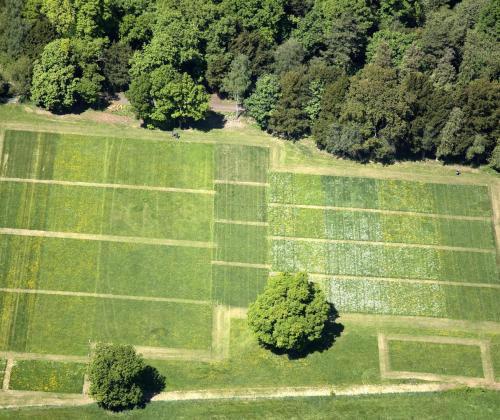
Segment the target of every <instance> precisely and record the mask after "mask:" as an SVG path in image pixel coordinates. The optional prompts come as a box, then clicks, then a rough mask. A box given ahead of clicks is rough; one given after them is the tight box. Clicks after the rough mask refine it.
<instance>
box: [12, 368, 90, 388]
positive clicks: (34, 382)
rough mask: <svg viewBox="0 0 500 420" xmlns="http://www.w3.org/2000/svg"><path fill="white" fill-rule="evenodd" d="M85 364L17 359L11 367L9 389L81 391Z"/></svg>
mask: <svg viewBox="0 0 500 420" xmlns="http://www.w3.org/2000/svg"><path fill="white" fill-rule="evenodd" d="M85 370H86V365H85V364H81V363H68V362H54V361H47V360H18V361H16V362H15V364H14V367H13V368H12V374H11V379H10V386H9V389H14V390H25V391H44V392H64V393H74V394H77V393H81V392H82V387H83V376H84V374H85Z"/></svg>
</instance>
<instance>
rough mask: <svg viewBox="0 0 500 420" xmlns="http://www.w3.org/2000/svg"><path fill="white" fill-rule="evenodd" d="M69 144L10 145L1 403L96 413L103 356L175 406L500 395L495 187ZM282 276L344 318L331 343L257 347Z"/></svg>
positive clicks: (2, 206) (19, 138) (222, 153)
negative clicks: (262, 316) (125, 356)
mask: <svg viewBox="0 0 500 420" xmlns="http://www.w3.org/2000/svg"><path fill="white" fill-rule="evenodd" d="M53 127H56V126H53ZM55 131H57V130H55V129H54V132H49V131H47V130H44V131H29V130H24V131H22V130H12V129H5V130H3V131H0V315H1V316H0V337H1V338H0V366H1V369H0V372H3V373H1V374H0V376H1V379H2V383H3V391H0V405H9V404H13V405H23V404H24V403H25V404H28V405H29V404H33V403H34V401H37V403H40V404H43V402H44V401H47V402H50V403H55V404H57V403H58V402H59V403H61V404H77V403H85V402H87V399H86V396H85V395H84V389H85V388H86V383H85V381H84V362H85V361H86V360H87V358H88V355H89V353H90V352H91V350H92V346H93V345H94V343H95V342H97V341H105V342H110V341H112V342H117V343H129V344H133V345H135V346H136V347H137V349H138V350H139V351H140V352H142V353H143V354H144V356H145V357H146V358H147V360H148V362H149V363H150V364H151V365H153V366H155V367H156V368H158V369H159V370H160V371H161V372H164V373H165V374H166V376H167V381H168V391H169V392H168V393H166V394H162V395H160V396H158V399H160V400H171V399H180V400H182V399H197V398H200V399H206V398H232V397H234V398H250V397H251V396H252V395H253V396H262V397H280V396H287V395H289V396H304V395H323V394H324V393H327V394H329V393H331V392H332V390H337V391H338V392H344V393H346V394H349V393H350V394H359V393H363V392H365V391H366V390H368V391H369V392H370V393H371V392H381V393H383V392H401V391H398V390H408V391H430V390H441V389H442V390H444V389H448V388H449V387H453V386H457V385H468V386H482V387H488V388H492V389H498V388H499V386H500V385H499V382H500V306H499V305H498V302H500V279H499V268H498V267H499V266H498V242H499V241H498V232H499V230H498V226H499V214H498V213H499V210H498V206H499V202H500V197H499V195H498V194H499V192H498V191H499V188H500V187H499V184H498V182H497V181H496V180H495V178H493V177H492V178H491V180H490V181H491V182H485V181H484V179H485V178H481V180H480V181H477V182H476V181H474V179H472V181H471V179H469V178H465V181H464V182H462V180H461V179H457V180H455V179H454V178H452V177H439V176H436V177H435V178H434V179H432V180H430V179H427V178H426V177H425V176H422V177H420V178H419V177H418V176H415V177H414V178H415V179H414V180H408V176H398V173H397V171H394V173H393V175H389V176H387V174H386V173H384V174H383V176H378V177H377V176H373V177H372V176H371V172H369V171H368V172H366V173H365V175H368V176H362V175H363V174H358V173H356V175H357V176H356V177H353V176H347V175H348V174H349V171H347V170H346V171H345V173H343V174H342V173H339V169H336V168H333V169H332V170H331V171H330V172H329V169H328V168H327V167H318V168H317V170H315V168H314V167H313V166H309V167H307V161H306V160H305V159H303V162H301V164H297V163H298V162H297V156H298V155H297V154H293V153H291V154H290V155H289V158H290V161H291V162H292V164H291V165H289V166H288V167H287V156H285V154H286V153H287V148H288V147H290V146H286V147H283V146H282V145H280V144H279V143H277V142H276V141H274V140H268V139H267V138H266V139H265V142H264V141H257V140H256V141H248V142H247V141H244V142H243V143H247V144H235V142H234V141H231V140H228V141H225V140H224V138H222V139H221V140H220V141H218V140H217V139H214V138H213V137H210V135H209V134H207V135H206V136H207V138H208V140H205V138H204V134H200V133H197V134H193V133H188V134H186V136H187V137H188V141H182V140H181V141H176V140H170V139H168V138H166V136H163V137H161V138H160V137H158V136H156V137H155V136H150V137H146V135H145V138H142V139H141V138H140V136H139V135H138V136H137V137H138V138H131V137H127V136H122V137H120V135H119V134H118V135H117V136H113V135H112V134H109V133H108V134H106V135H103V136H91V135H82V134H70V133H63V132H55ZM259 142H260V144H259ZM288 152H290V150H288ZM294 153H298V152H294ZM311 165H313V164H311ZM370 171H372V172H373V171H374V170H373V169H370ZM377 174H378V173H375V175H377ZM419 179H422V180H419ZM486 179H489V178H486ZM280 271H306V272H308V273H310V274H311V276H310V279H311V280H312V281H315V282H317V283H318V284H320V285H321V287H322V288H323V289H324V290H325V292H326V293H327V296H328V297H329V299H330V300H331V302H332V303H334V304H335V306H336V308H337V310H338V311H339V312H340V315H341V318H340V319H339V320H338V322H340V323H341V324H342V326H343V331H341V334H340V336H339V337H337V338H336V341H335V342H334V343H333V345H332V346H330V347H328V346H327V347H326V348H324V349H322V350H321V351H316V352H313V353H312V354H309V355H308V356H307V357H305V358H303V359H296V360H293V359H288V358H287V357H286V356H283V355H275V354H272V353H269V352H267V351H266V350H263V349H261V348H260V347H259V346H258V345H257V344H256V343H255V340H254V339H253V337H252V335H251V333H250V332H249V331H248V329H247V326H246V321H245V318H246V308H247V307H248V305H249V304H250V303H251V302H252V301H253V300H254V299H255V297H256V296H257V295H258V293H260V292H261V291H262V289H263V288H264V286H265V283H266V281H267V278H268V276H269V274H270V273H273V272H280ZM340 330H342V329H340ZM408 380H412V381H413V382H414V383H415V385H411V384H410V385H404V383H405V381H408ZM420 382H422V383H420ZM425 382H439V383H440V384H439V385H433V384H427V385H426V384H425ZM398 387H399V388H398ZM341 390H343V391H341ZM363 390H365V391H363ZM391 390H393V391H391ZM194 391H196V392H194ZM368 391H366V392H368ZM44 393H45V394H44ZM76 394H80V396H78V395H76ZM44 395H46V397H44ZM64 395H66V397H64ZM325 395H326V394H325ZM25 396H26V398H25V399H24V400H23V398H24V397H25ZM44 398H45V399H44ZM9 401H10V402H9ZM12 401H15V403H12ZM23 401H24V403H23Z"/></svg>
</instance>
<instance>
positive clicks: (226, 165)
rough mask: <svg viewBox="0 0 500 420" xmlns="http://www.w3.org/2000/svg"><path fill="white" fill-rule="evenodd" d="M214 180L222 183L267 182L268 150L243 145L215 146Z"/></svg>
mask: <svg viewBox="0 0 500 420" xmlns="http://www.w3.org/2000/svg"><path fill="white" fill-rule="evenodd" d="M215 167H216V170H215V174H216V179H218V180H224V181H244V182H267V170H268V167H269V149H268V148H267V147H258V146H243V145H229V144H220V145H217V149H216V152H215Z"/></svg>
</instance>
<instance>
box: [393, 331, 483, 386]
mask: <svg viewBox="0 0 500 420" xmlns="http://www.w3.org/2000/svg"><path fill="white" fill-rule="evenodd" d="M450 353H453V357H450ZM408 354H411V355H412V357H411V358H408ZM389 361H390V366H391V369H392V370H402V371H410V372H428V373H436V374H438V375H455V376H474V377H477V378H481V377H483V375H484V372H483V367H482V363H481V351H480V348H479V347H478V346H466V345H460V344H438V343H422V342H415V341H413V342H412V341H398V340H391V341H390V342H389Z"/></svg>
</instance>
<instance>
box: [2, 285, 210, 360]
mask: <svg viewBox="0 0 500 420" xmlns="http://www.w3.org/2000/svg"><path fill="white" fill-rule="evenodd" d="M16 297H29V298H32V299H33V300H32V301H28V302H26V303H22V302H21V303H22V304H21V303H18V302H17V301H16ZM12 298H14V299H12ZM0 299H1V301H0V304H1V306H0V308H1V310H2V314H1V315H2V321H1V324H0V336H1V337H2V341H1V343H2V348H3V349H4V350H16V351H22V352H30V353H31V352H32V353H50V354H75V355H86V354H87V353H88V351H89V343H91V342H98V341H100V342H114V343H119V344H133V345H137V346H151V347H175V348H188V349H209V348H210V345H211V334H212V308H211V305H209V304H188V303H177V302H165V301H152V300H129V299H108V298H98V297H83V296H62V295H51V294H39V295H35V294H23V293H19V294H18V293H0ZM9 319H15V320H16V322H15V324H14V325H15V328H14V326H13V324H12V323H10V322H8V321H9ZM8 337H11V338H10V339H8Z"/></svg>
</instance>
